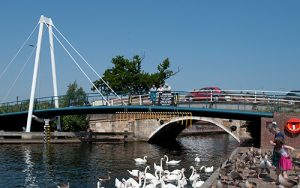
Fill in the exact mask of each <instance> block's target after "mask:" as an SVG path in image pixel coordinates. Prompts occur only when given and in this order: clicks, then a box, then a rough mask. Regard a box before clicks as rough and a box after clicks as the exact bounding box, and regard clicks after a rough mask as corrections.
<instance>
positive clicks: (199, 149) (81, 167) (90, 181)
mask: <svg viewBox="0 0 300 188" xmlns="http://www.w3.org/2000/svg"><path fill="white" fill-rule="evenodd" d="M238 145H239V143H237V142H236V141H235V140H234V139H233V138H232V137H230V136H229V135H228V134H216V135H206V136H184V137H180V138H178V139H177V142H176V143H172V144H167V145H153V144H148V143H146V142H130V143H124V144H123V143H122V144H51V145H43V144H24V145H22V144H20V145H18V144H15V145H0V161H1V163H0V187H5V188H9V187H43V188H44V187H49V188H52V187H53V188H54V187H57V185H58V184H60V183H63V182H64V183H66V182H69V183H70V187H72V188H76V187H78V188H82V187H84V188H90V187H91V188H93V187H94V188H96V187H97V177H99V176H106V175H107V171H111V177H112V179H111V180H110V181H109V182H106V183H105V184H102V186H104V187H114V182H115V178H118V179H122V178H125V179H127V178H128V177H129V173H128V172H127V170H133V169H139V170H142V171H143V170H144V169H145V167H146V165H137V164H135V162H134V160H133V159H134V158H137V157H141V158H142V157H143V156H145V155H147V157H148V158H147V165H149V166H150V168H151V169H150V172H152V173H153V163H154V162H155V163H156V164H159V163H160V158H161V157H163V155H168V157H169V160H181V162H180V164H179V165H177V166H170V165H168V166H166V165H165V163H163V167H164V169H168V170H169V171H171V170H173V169H181V168H185V169H186V171H185V176H186V177H189V176H190V174H191V173H192V171H191V170H190V166H191V165H192V166H194V167H196V169H197V170H198V172H199V168H200V167H201V166H202V165H206V166H212V165H213V166H214V169H216V168H217V167H218V166H219V165H220V164H221V163H222V162H223V161H224V160H225V159H226V158H227V157H229V155H230V154H231V152H232V151H233V150H234V149H235V148H236V147H237V146H238ZM196 154H198V155H199V157H200V159H201V161H200V162H199V163H196V162H195V161H194V159H195V156H196ZM208 177H209V174H205V173H201V179H202V180H206V179H207V178H208Z"/></svg>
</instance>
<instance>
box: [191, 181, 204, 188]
mask: <svg viewBox="0 0 300 188" xmlns="http://www.w3.org/2000/svg"><path fill="white" fill-rule="evenodd" d="M203 183H204V181H202V180H194V181H193V184H192V187H194V188H200V187H201V186H202V185H203Z"/></svg>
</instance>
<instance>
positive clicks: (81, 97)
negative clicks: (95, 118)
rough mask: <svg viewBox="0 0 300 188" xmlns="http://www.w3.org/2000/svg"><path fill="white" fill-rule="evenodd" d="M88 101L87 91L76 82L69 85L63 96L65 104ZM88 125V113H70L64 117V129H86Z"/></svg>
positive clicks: (77, 104)
mask: <svg viewBox="0 0 300 188" xmlns="http://www.w3.org/2000/svg"><path fill="white" fill-rule="evenodd" d="M85 102H86V93H85V92H84V90H83V88H82V87H80V88H78V85H77V83H76V81H75V82H73V83H72V84H69V85H68V90H67V93H66V95H65V96H64V98H63V105H64V106H82V105H84V104H85ZM87 125H88V120H87V117H86V115H68V116H63V117H62V129H63V131H84V130H86V128H87Z"/></svg>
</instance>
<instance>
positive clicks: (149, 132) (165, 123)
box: [89, 112, 245, 143]
mask: <svg viewBox="0 0 300 188" xmlns="http://www.w3.org/2000/svg"><path fill="white" fill-rule="evenodd" d="M198 121H204V122H209V123H211V124H213V125H215V126H217V127H219V128H221V129H223V130H224V131H225V132H227V133H228V134H229V135H231V136H232V137H233V138H234V139H235V140H237V141H238V142H240V134H241V129H240V127H241V126H242V125H243V124H244V123H245V121H241V120H231V119H221V118H210V117H198V116H192V115H191V114H190V113H182V114H177V115H176V114H172V113H166V112H165V113H124V112H120V113H116V114H94V115H90V123H89V127H90V130H91V131H92V132H99V133H120V132H126V133H128V134H131V135H133V138H134V139H137V140H144V141H148V142H150V143H158V142H170V141H174V140H176V138H177V136H178V135H179V134H180V133H181V132H182V131H183V130H184V129H187V128H189V127H191V126H193V124H194V123H195V122H198Z"/></svg>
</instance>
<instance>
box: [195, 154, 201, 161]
mask: <svg viewBox="0 0 300 188" xmlns="http://www.w3.org/2000/svg"><path fill="white" fill-rule="evenodd" d="M195 162H196V163H199V162H200V158H199V157H198V154H196V157H195Z"/></svg>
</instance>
